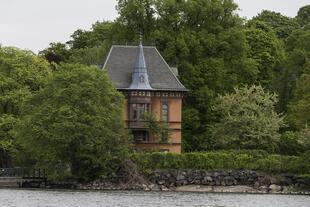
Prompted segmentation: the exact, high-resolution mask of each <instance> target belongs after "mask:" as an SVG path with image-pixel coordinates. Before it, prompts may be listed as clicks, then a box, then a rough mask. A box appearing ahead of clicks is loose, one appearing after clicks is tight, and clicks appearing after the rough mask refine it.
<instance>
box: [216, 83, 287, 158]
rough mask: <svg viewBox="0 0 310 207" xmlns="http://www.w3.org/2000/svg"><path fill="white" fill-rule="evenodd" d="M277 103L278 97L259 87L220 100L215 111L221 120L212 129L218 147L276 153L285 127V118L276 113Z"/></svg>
mask: <svg viewBox="0 0 310 207" xmlns="http://www.w3.org/2000/svg"><path fill="white" fill-rule="evenodd" d="M276 103H277V96H276V94H274V93H270V92H265V91H264V89H263V88H262V87H261V86H255V85H253V86H251V87H246V86H245V87H240V88H235V92H234V93H232V94H226V95H223V96H219V97H218V99H217V104H216V105H214V110H215V111H217V112H218V113H219V114H220V116H221V118H220V121H219V123H216V124H214V125H213V127H212V131H213V139H214V140H215V146H216V147H217V148H224V149H262V150H267V151H269V152H276V151H277V143H278V141H279V137H280V134H279V129H280V127H281V126H283V118H282V117H281V116H280V115H279V114H277V113H276V112H275V111H274V107H275V104H276Z"/></svg>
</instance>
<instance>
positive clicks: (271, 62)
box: [245, 21, 285, 89]
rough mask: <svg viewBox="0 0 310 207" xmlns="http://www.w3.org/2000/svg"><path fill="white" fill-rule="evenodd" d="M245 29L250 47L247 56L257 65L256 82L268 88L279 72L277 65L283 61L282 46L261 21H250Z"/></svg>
mask: <svg viewBox="0 0 310 207" xmlns="http://www.w3.org/2000/svg"><path fill="white" fill-rule="evenodd" d="M248 27H249V28H248V29H246V30H245V33H246V37H247V42H248V45H249V47H250V49H249V57H251V58H252V59H253V60H255V62H256V64H257V67H258V74H257V80H256V81H257V82H259V83H260V84H262V85H263V86H264V87H267V88H269V89H271V88H272V85H273V83H274V81H275V77H277V75H278V74H279V73H278V71H277V67H278V66H279V65H280V63H282V62H283V60H284V57H285V53H284V48H283V46H282V44H281V42H280V41H279V40H278V38H277V37H276V36H275V35H274V33H273V31H272V29H271V28H270V27H269V26H268V25H266V24H265V23H263V22H259V21H251V22H250V23H249V24H248Z"/></svg>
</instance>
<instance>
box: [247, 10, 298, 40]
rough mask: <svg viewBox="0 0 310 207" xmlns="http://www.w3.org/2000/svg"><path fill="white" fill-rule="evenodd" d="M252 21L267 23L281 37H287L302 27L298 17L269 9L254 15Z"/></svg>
mask: <svg viewBox="0 0 310 207" xmlns="http://www.w3.org/2000/svg"><path fill="white" fill-rule="evenodd" d="M251 21H262V22H264V23H266V24H267V25H268V26H270V27H271V28H272V29H273V31H274V33H275V34H276V35H277V36H278V38H280V39H285V38H287V37H288V36H289V35H290V34H291V33H292V32H293V31H294V30H296V29H299V28H300V25H299V24H298V22H297V21H296V19H294V18H290V17H287V16H284V15H282V14H280V13H277V12H273V11H268V10H263V11H262V12H261V13H260V14H258V15H257V16H255V17H253V19H252V20H251Z"/></svg>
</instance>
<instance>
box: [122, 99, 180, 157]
mask: <svg viewBox="0 0 310 207" xmlns="http://www.w3.org/2000/svg"><path fill="white" fill-rule="evenodd" d="M166 94H168V93H166ZM125 97H126V101H125V105H124V110H123V119H124V121H125V123H126V128H128V129H131V130H146V131H147V128H146V127H143V126H138V125H132V124H131V123H132V121H131V118H130V117H131V114H130V113H131V109H130V107H131V104H130V98H131V97H130V95H128V94H127V95H125ZM140 97H143V96H140ZM163 101H165V103H167V104H168V120H167V125H168V126H169V127H168V128H169V135H168V139H167V141H166V142H164V143H163V142H161V141H160V140H159V139H158V138H155V137H154V136H153V135H152V134H149V135H148V140H147V141H143V142H135V149H136V150H137V151H166V152H172V153H178V154H180V153H181V140H182V139H181V137H182V133H181V125H182V124H181V120H182V97H181V96H179V97H158V96H152V95H151V96H150V97H149V109H148V110H149V111H148V112H149V113H152V114H153V115H154V117H155V118H156V120H157V121H161V113H162V102H163Z"/></svg>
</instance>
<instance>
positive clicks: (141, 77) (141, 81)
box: [139, 75, 144, 83]
mask: <svg viewBox="0 0 310 207" xmlns="http://www.w3.org/2000/svg"><path fill="white" fill-rule="evenodd" d="M139 79H140V83H144V76H143V75H140V77H139Z"/></svg>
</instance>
